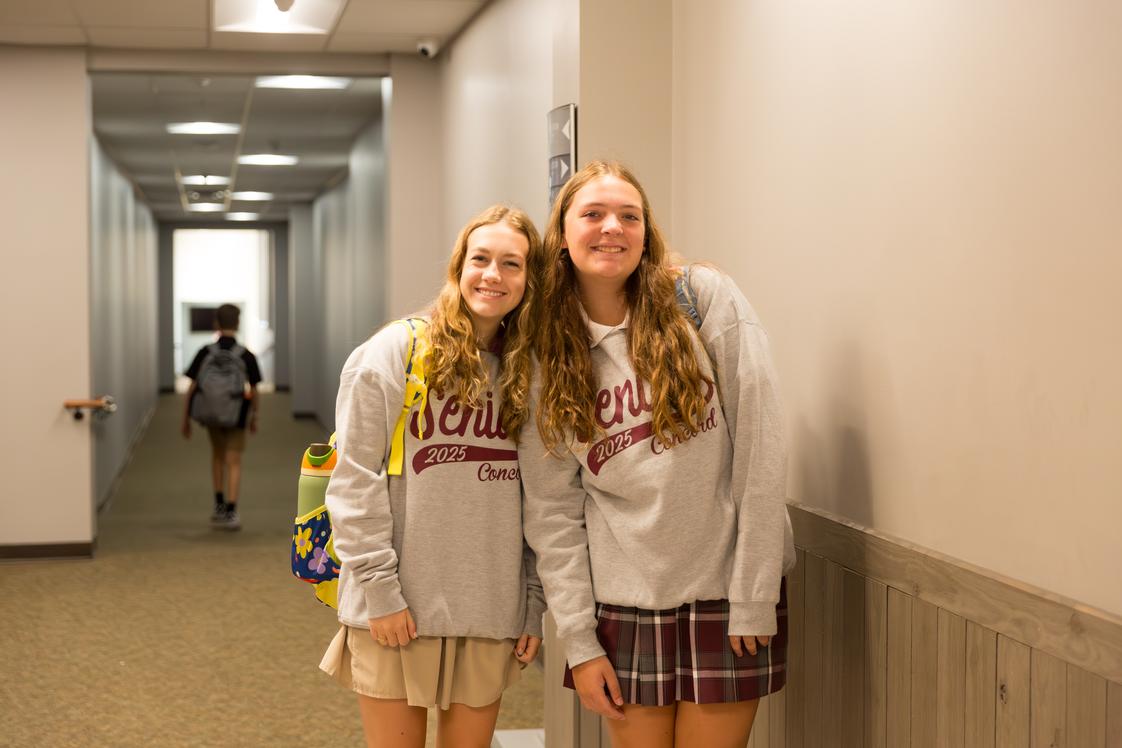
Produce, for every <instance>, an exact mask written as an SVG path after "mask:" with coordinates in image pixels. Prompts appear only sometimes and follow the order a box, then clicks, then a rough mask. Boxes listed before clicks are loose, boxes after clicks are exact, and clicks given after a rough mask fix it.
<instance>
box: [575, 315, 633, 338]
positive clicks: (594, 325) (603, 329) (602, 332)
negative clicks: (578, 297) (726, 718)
mask: <svg viewBox="0 0 1122 748" xmlns="http://www.w3.org/2000/svg"><path fill="white" fill-rule="evenodd" d="M580 316H582V317H584V323H585V324H586V325H588V347H589V348H595V347H596V346H598V345H600V343H601V342H603V340H604V338H606V337H608V335H609V334H611V333H613V332H615V331H616V330H625V329H627V324H628V322H630V321H631V311H630V310H628V312H627V313H626V314H624V315H623V322H620V323H619V324H618V325H601V324H600V323H599V322H593V321H592V318H591V317H589V316H588V312H586V311H584V306H581V307H580Z"/></svg>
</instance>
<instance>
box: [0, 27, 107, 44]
mask: <svg viewBox="0 0 1122 748" xmlns="http://www.w3.org/2000/svg"><path fill="white" fill-rule="evenodd" d="M0 42H7V43H8V44H85V43H86V36H85V34H83V33H82V29H80V28H78V27H77V26H70V27H66V26H0Z"/></svg>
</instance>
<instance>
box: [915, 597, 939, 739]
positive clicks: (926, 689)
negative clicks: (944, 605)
mask: <svg viewBox="0 0 1122 748" xmlns="http://www.w3.org/2000/svg"><path fill="white" fill-rule="evenodd" d="M938 688H939V609H938V608H936V607H935V606H934V605H932V604H931V603H926V602H924V601H923V600H913V601H912V748H936V746H937V742H936V733H935V730H936V727H935V725H936V722H935V717H936V711H937V704H938Z"/></svg>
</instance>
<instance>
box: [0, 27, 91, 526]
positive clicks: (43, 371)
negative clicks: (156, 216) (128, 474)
mask: <svg viewBox="0 0 1122 748" xmlns="http://www.w3.org/2000/svg"><path fill="white" fill-rule="evenodd" d="M0 101H3V102H4V104H5V106H4V113H3V116H2V117H0V133H2V134H3V137H0V164H2V165H3V166H2V169H3V178H2V179H0V226H3V229H4V241H3V242H0V261H2V263H3V267H4V268H5V271H4V274H3V282H2V284H3V293H0V338H2V339H3V341H4V346H5V350H6V351H7V353H6V354H5V357H4V364H3V366H0V411H2V412H3V414H4V416H3V419H4V428H3V429H0V473H3V475H4V476H5V478H4V490H3V491H2V492H0V514H2V515H3V516H4V517H5V518H7V520H6V521H4V522H0V545H9V544H16V545H23V544H56V543H89V542H90V541H91V540H92V538H93V507H92V502H91V480H92V473H91V455H90V426H89V421H88V420H85V421H81V422H75V421H74V420H73V419H71V417H70V415H69V414H68V413H66V412H65V411H64V410H63V408H62V401H63V400H65V399H67V398H82V397H88V396H90V395H91V394H92V393H91V384H92V383H91V381H90V380H91V377H90V295H89V282H90V276H89V262H90V239H89V234H90V172H89V168H90V166H89V163H90V153H89V138H90V132H91V126H90V105H89V89H88V84H87V79H86V60H85V52H84V51H82V50H77V49H38V48H26V47H4V46H0ZM47 196H49V198H48V197H47Z"/></svg>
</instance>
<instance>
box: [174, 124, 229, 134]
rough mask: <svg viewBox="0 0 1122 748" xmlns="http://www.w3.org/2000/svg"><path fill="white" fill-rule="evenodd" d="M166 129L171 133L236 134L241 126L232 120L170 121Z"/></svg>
mask: <svg viewBox="0 0 1122 748" xmlns="http://www.w3.org/2000/svg"><path fill="white" fill-rule="evenodd" d="M167 129H168V132H169V133H171V134H172V135H237V134H238V133H239V132H241V131H242V126H241V125H238V124H235V123H233V122H171V123H169V124H168V126H167Z"/></svg>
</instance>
